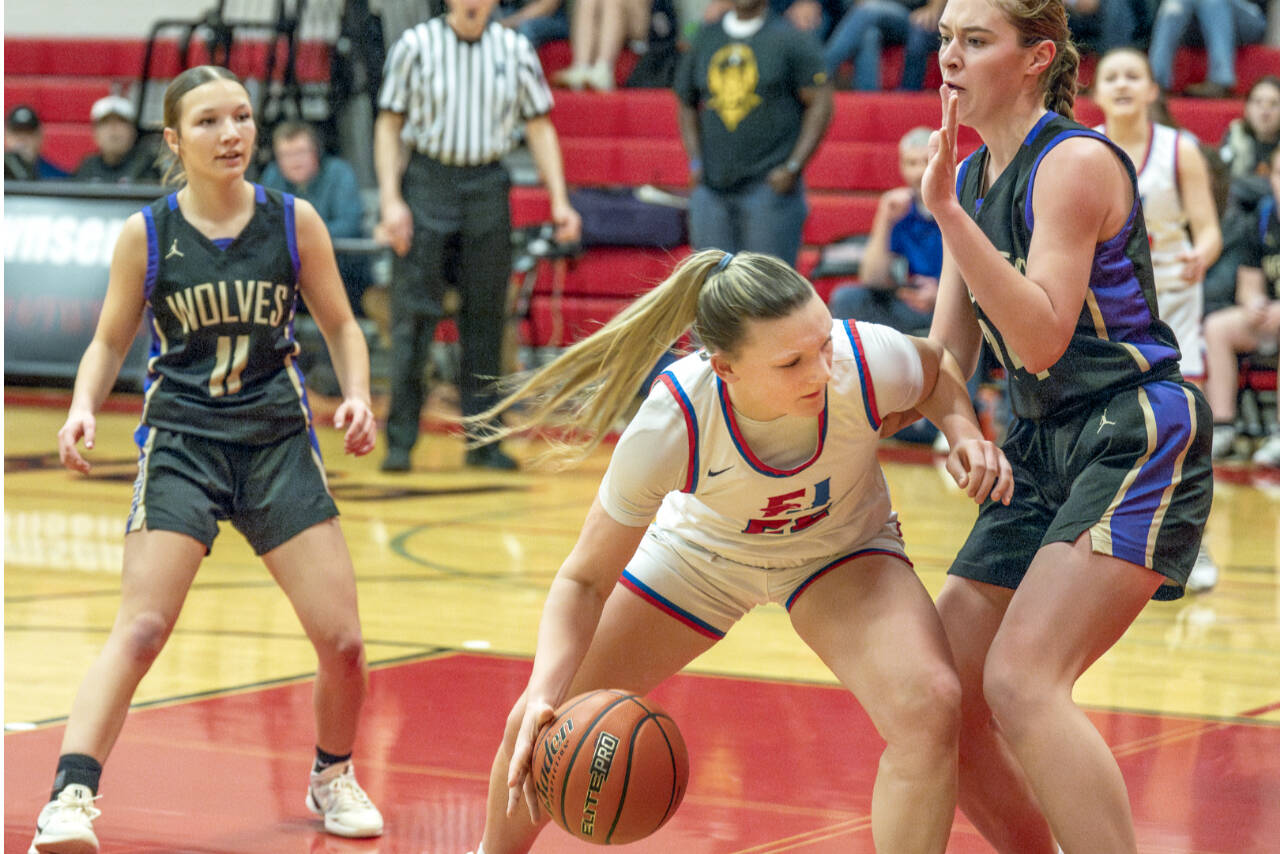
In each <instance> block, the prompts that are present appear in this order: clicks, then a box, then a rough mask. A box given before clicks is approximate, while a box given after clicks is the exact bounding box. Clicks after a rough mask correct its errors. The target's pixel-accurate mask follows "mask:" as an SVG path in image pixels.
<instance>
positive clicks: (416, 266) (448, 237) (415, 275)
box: [387, 154, 511, 450]
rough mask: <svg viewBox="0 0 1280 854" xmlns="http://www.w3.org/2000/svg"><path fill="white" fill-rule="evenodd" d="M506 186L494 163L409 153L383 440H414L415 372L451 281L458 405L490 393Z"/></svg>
mask: <svg viewBox="0 0 1280 854" xmlns="http://www.w3.org/2000/svg"><path fill="white" fill-rule="evenodd" d="M510 188H511V182H510V178H509V177H508V175H507V171H506V169H505V168H504V167H503V166H502V165H501V164H500V163H491V164H487V165H484V166H447V165H445V164H443V163H440V162H439V161H436V160H432V159H431V158H429V157H426V156H423V155H420V154H415V155H413V157H412V158H411V159H410V161H409V166H408V168H407V169H406V170H405V174H404V179H403V181H402V184H401V191H402V193H403V195H404V200H405V202H406V203H407V204H408V205H409V210H410V211H412V212H413V243H412V244H411V245H410V247H409V253H408V254H407V255H406V256H405V257H403V258H401V257H399V256H396V257H395V260H394V262H393V264H392V268H391V347H392V365H391V408H390V412H389V413H388V416H387V444H388V445H389V446H390V447H391V448H397V449H405V450H408V449H410V448H412V447H413V445H414V443H415V442H416V441H417V439H418V420H419V418H420V416H421V413H422V406H423V404H424V403H426V396H427V385H426V381H425V379H424V378H423V373H424V370H425V368H426V364H427V358H428V356H429V353H430V348H431V341H432V339H433V338H434V337H435V331H436V324H437V323H438V322H439V321H440V319H441V318H442V317H443V316H444V294H445V290H446V288H447V287H449V286H450V285H452V286H454V287H455V288H456V289H457V291H458V296H459V298H460V304H459V308H458V314H457V317H456V321H457V324H458V343H459V347H460V349H461V364H460V368H459V378H458V382H459V393H460V395H461V398H462V414H463V415H475V414H477V413H480V412H483V411H484V410H486V409H488V408H489V407H490V406H491V405H492V404H493V403H495V402H496V393H495V391H494V385H493V383H494V380H495V379H496V378H497V377H498V376H499V374H500V372H501V370H502V343H503V330H504V326H505V324H506V320H507V317H506V314H507V292H508V283H509V281H510V278H511V206H510V201H509V192H510Z"/></svg>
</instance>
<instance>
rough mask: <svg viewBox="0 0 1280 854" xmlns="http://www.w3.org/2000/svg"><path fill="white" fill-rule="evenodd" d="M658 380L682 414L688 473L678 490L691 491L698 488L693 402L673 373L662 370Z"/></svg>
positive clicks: (696, 435)
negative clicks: (686, 437) (687, 449)
mask: <svg viewBox="0 0 1280 854" xmlns="http://www.w3.org/2000/svg"><path fill="white" fill-rule="evenodd" d="M658 380H659V381H660V382H661V383H662V384H663V385H664V386H666V387H667V391H669V392H671V396H672V397H674V398H675V399H676V405H677V406H679V407H680V412H681V413H682V414H683V415H684V426H685V433H686V434H687V436H688V440H689V469H688V474H686V475H685V479H684V487H683V488H682V489H681V490H680V491H681V492H689V493H692V492H693V491H694V490H695V489H697V488H698V416H697V415H696V414H695V413H694V411H693V402H692V401H691V400H689V395H688V393H686V392H685V390H684V388H683V387H682V386H681V385H680V381H679V380H677V379H676V375H675V374H673V373H671V372H670V371H663V372H662V373H660V374H658Z"/></svg>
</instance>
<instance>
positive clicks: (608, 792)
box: [532, 689, 689, 845]
mask: <svg viewBox="0 0 1280 854" xmlns="http://www.w3.org/2000/svg"><path fill="white" fill-rule="evenodd" d="M532 773H533V776H534V786H535V789H536V791H537V795H538V800H539V802H540V803H541V806H542V810H543V811H544V812H545V813H546V814H547V815H549V816H550V817H551V819H552V820H553V821H555V823H556V824H558V825H560V826H561V827H563V828H564V829H565V830H567V831H569V833H571V834H573V835H574V836H576V837H578V838H579V839H583V840H586V841H587V842H594V843H596V844H598V845H624V844H626V843H628V842H635V841H636V840H637V839H643V838H644V837H646V836H648V835H649V834H651V833H653V832H654V831H655V830H657V829H658V828H660V827H662V825H663V824H665V823H666V821H667V819H669V818H671V816H672V815H673V814H674V813H675V811H676V807H678V806H680V800H681V799H682V798H683V797H684V790H685V787H686V786H687V785H688V782H689V754H688V751H686V750H685V746H684V739H683V738H682V737H681V735H680V730H679V729H678V728H677V727H676V723H675V721H673V720H672V719H671V716H670V715H668V714H667V713H666V712H664V711H663V710H662V708H661V707H659V706H658V705H657V704H656V703H654V702H653V701H652V700H647V699H644V698H642V697H639V696H636V695H635V694H630V693H628V692H626V691H619V690H616V689H602V690H599V691H589V692H587V693H585V694H580V695H578V696H577V697H574V698H573V699H571V700H568V701H566V702H565V703H564V704H563V705H561V706H560V708H558V709H556V717H555V720H553V721H552V722H551V724H550V725H549V726H546V727H544V728H543V730H542V732H541V733H540V734H539V736H538V739H537V741H536V742H535V743H534V746H533V772H532Z"/></svg>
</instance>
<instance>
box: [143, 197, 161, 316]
mask: <svg viewBox="0 0 1280 854" xmlns="http://www.w3.org/2000/svg"><path fill="white" fill-rule="evenodd" d="M142 222H143V223H144V224H145V225H146V227H147V277H146V278H145V279H144V280H143V282H142V298H143V299H145V300H148V301H149V300H150V299H151V292H152V291H153V290H155V287H156V276H157V275H158V274H159V271H160V246H159V245H158V242H157V241H158V238H157V237H156V217H155V214H153V213H152V212H151V208H150V206H148V207H145V208H143V209H142Z"/></svg>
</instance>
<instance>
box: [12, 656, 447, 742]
mask: <svg viewBox="0 0 1280 854" xmlns="http://www.w3.org/2000/svg"><path fill="white" fill-rule="evenodd" d="M368 643H369V641H365V644H366V645H368ZM420 646H421V645H420ZM460 651H461V650H456V649H453V648H451V647H443V646H435V647H433V646H423V647H422V649H421V650H420V651H419V652H415V653H407V654H405V655H396V656H392V657H390V658H380V659H378V660H376V661H370V662H369V669H370V670H372V669H374V668H378V669H381V668H385V667H394V666H397V665H400V664H408V663H410V662H413V661H420V660H424V659H428V658H433V657H435V656H439V655H446V654H449V653H455V652H460ZM315 675H316V673H315V671H314V670H312V671H310V672H308V673H295V674H292V675H290V676H277V677H274V678H271V679H260V680H257V681H254V682H245V683H242V684H240V685H231V686H227V687H223V688H209V689H207V690H204V691H191V692H189V693H186V694H174V695H172V696H169V697H157V698H155V699H153V700H144V701H141V702H136V703H130V704H129V711H130V712H134V711H142V710H145V709H151V708H155V707H157V706H166V705H177V704H179V703H188V702H192V701H195V700H207V699H210V698H213V697H219V696H223V695H226V694H238V693H243V692H247V691H260V690H263V689H266V688H275V687H278V686H280V685H288V684H292V683H295V682H304V681H306V680H308V679H314V678H315ZM68 717H70V716H69V715H58V716H57V717H52V718H42V719H40V720H36V721H26V722H25V723H29V724H31V725H32V727H34V728H44V727H48V726H54V725H56V724H61V723H66V721H67V719H68ZM30 731H31V730H25V729H24V730H14V731H12V732H8V733H6V734H5V735H6V737H8V736H9V735H21V734H22V733H23V732H30Z"/></svg>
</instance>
